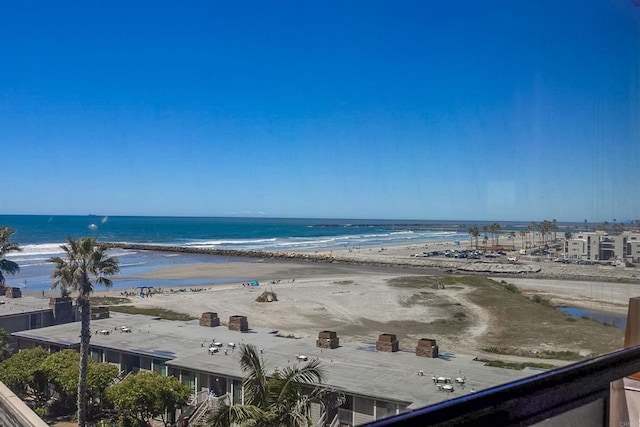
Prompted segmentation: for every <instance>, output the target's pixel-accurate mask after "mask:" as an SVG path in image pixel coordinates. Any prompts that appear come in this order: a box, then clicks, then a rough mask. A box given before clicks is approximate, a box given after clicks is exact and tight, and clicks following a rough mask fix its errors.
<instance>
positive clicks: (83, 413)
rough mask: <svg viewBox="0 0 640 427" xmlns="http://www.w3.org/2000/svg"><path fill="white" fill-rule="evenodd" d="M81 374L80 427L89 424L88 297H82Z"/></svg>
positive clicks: (89, 317) (79, 381)
mask: <svg viewBox="0 0 640 427" xmlns="http://www.w3.org/2000/svg"><path fill="white" fill-rule="evenodd" d="M78 300H79V302H80V324H81V326H80V374H79V376H78V427H85V425H86V422H87V367H88V364H89V341H90V340H91V330H90V329H89V322H90V321H91V313H90V304H89V297H88V295H85V296H80V298H78Z"/></svg>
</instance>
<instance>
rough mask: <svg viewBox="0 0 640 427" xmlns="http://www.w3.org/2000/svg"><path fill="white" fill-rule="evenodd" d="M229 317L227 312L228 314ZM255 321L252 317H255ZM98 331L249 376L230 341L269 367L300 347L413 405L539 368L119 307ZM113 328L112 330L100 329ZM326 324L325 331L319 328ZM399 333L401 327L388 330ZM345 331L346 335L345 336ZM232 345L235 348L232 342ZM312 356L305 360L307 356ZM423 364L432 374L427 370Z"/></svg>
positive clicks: (62, 334)
mask: <svg viewBox="0 0 640 427" xmlns="http://www.w3.org/2000/svg"><path fill="white" fill-rule="evenodd" d="M221 320H222V321H223V322H224V321H226V320H227V319H221ZM248 321H249V327H251V319H248ZM120 326H128V327H131V328H132V332H131V333H122V332H120V331H119V330H116V329H118V328H119V327H120ZM91 330H92V332H93V336H92V338H91V345H92V346H97V347H102V348H106V349H114V350H119V351H125V352H130V353H138V354H141V355H146V356H148V357H154V358H161V359H165V360H166V359H170V362H167V365H170V366H174V367H180V368H183V369H189V370H194V371H200V372H208V373H217V374H221V375H223V376H232V377H238V378H240V377H242V372H241V370H240V363H239V360H240V354H239V353H240V352H239V350H238V348H237V347H236V349H235V350H232V349H231V348H230V347H229V346H228V344H229V343H235V344H242V343H244V344H254V345H255V346H256V347H257V348H259V349H263V351H264V353H263V355H264V356H263V357H264V362H265V364H266V366H267V368H268V370H269V371H272V370H273V369H275V368H283V367H285V366H289V365H293V364H295V363H298V362H297V358H296V355H306V356H308V358H309V360H311V359H314V358H317V359H319V360H320V361H321V362H322V363H321V366H322V367H323V368H324V370H325V373H326V376H325V378H326V383H327V384H328V385H330V386H333V387H335V388H337V389H341V390H344V391H348V392H351V393H353V394H358V395H363V396H370V397H380V398H384V399H386V400H393V401H397V402H402V403H404V404H408V405H410V407H411V408H415V407H420V406H424V405H427V404H431V403H435V402H439V401H442V400H445V399H447V398H449V397H457V396H460V395H463V394H468V393H470V392H472V390H474V391H479V390H482V389H485V388H488V387H491V386H494V385H498V384H502V383H506V382H509V381H513V380H516V379H519V378H523V377H526V376H530V375H534V374H536V373H538V372H539V371H538V370H531V369H525V370H523V371H516V370H511V369H501V368H492V367H487V366H484V364H483V363H481V362H477V361H474V360H473V358H474V356H472V355H463V354H454V353H448V352H447V351H446V349H440V352H441V354H440V357H439V358H438V359H430V358H425V357H418V356H416V355H415V353H414V351H415V348H405V349H403V348H402V342H400V348H401V350H405V351H399V352H396V353H386V352H377V351H376V350H375V343H350V342H344V341H343V340H341V341H340V345H341V346H340V347H339V348H336V349H321V348H318V347H316V345H315V339H309V338H306V339H305V338H302V339H292V338H282V337H277V336H276V333H275V331H272V330H269V329H251V330H250V331H249V332H245V333H241V332H236V331H230V330H228V329H227V327H226V326H218V327H214V328H209V327H204V326H199V324H198V321H197V320H193V321H186V322H181V321H168V320H159V319H155V318H153V317H149V316H142V315H129V314H124V313H115V312H112V313H111V317H110V318H109V319H102V320H93V321H92V322H91ZM100 330H105V331H110V334H109V335H102V334H96V331H100ZM318 332H320V331H318ZM386 332H389V333H393V331H386ZM79 333H80V323H79V322H75V323H69V324H65V325H59V326H51V327H47V328H41V329H34V330H30V331H22V332H16V333H14V334H13V335H15V336H17V337H23V338H29V339H35V340H41V341H46V342H49V343H58V344H61V345H66V346H71V345H75V344H77V343H79V338H78V336H79ZM339 338H340V337H339ZM212 340H215V341H219V342H222V343H223V344H224V345H223V347H222V348H221V350H220V352H219V353H217V354H213V355H210V354H209V353H208V343H210V342H211V341H212ZM225 349H227V353H228V354H227V355H225V352H224V350H225ZM302 363H304V362H302ZM419 371H423V372H424V375H423V376H421V375H419ZM433 375H435V376H444V377H450V378H452V379H455V378H456V377H466V381H467V382H466V385H465V386H464V388H463V387H461V386H460V385H457V384H456V385H455V391H454V392H452V393H451V394H449V393H447V392H443V391H439V390H438V388H437V387H436V385H435V384H434V383H433V380H432V376H433Z"/></svg>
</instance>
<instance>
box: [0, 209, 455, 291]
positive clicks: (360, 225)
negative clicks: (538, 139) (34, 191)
mask: <svg viewBox="0 0 640 427" xmlns="http://www.w3.org/2000/svg"><path fill="white" fill-rule="evenodd" d="M0 225H6V226H9V227H11V228H13V229H15V230H16V233H15V234H14V236H13V239H12V241H14V242H17V243H20V245H21V246H22V248H23V251H22V252H20V253H12V254H9V255H8V256H7V258H8V259H11V260H12V261H15V262H17V263H18V264H19V265H20V268H21V270H20V272H19V273H18V274H16V275H15V276H9V277H8V278H7V279H8V280H7V281H8V283H9V285H11V286H18V287H21V288H23V289H24V290H26V291H41V290H45V291H48V290H49V287H50V284H51V279H50V275H51V270H52V265H51V264H50V263H47V262H46V260H47V259H49V258H50V257H53V256H59V255H62V251H61V250H60V245H61V244H62V243H64V242H65V240H66V238H67V236H71V237H74V238H79V237H84V236H92V237H96V238H97V239H98V240H99V241H104V242H129V243H151V244H159V245H184V246H193V247H202V248H214V249H238V250H264V251H292V250H295V251H314V250H323V249H332V248H349V247H374V246H376V247H384V246H388V245H396V244H406V245H409V244H416V243H427V242H431V241H441V240H451V241H454V240H460V239H464V238H468V234H467V231H466V230H467V229H468V226H467V225H465V224H462V223H459V222H452V221H406V220H405V221H401V220H400V221H391V220H358V219H347V220H341V219H295V218H294V219H277V218H276V219H274V218H186V217H131V216H113V217H107V216H95V215H86V216H45V215H0ZM111 255H113V256H116V257H118V259H119V260H120V267H121V272H120V274H119V275H117V276H115V277H114V278H113V279H114V288H115V289H128V288H131V287H135V286H180V285H202V284H210V283H214V281H213V280H210V279H207V280H189V281H184V280H162V281H159V280H154V281H151V280H147V279H142V278H137V277H132V276H135V275H139V274H142V273H145V272H149V271H153V270H157V269H158V268H163V267H170V266H176V265H185V264H194V263H203V262H213V263H219V262H234V261H237V259H235V258H229V259H226V258H222V257H214V256H207V255H196V254H169V253H161V252H149V251H134V250H114V251H112V253H111ZM227 279H228V280H227V281H230V280H232V281H238V282H241V281H248V280H251V279H253V278H249V277H238V278H227Z"/></svg>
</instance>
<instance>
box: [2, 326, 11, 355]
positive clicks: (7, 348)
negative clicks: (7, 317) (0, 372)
mask: <svg viewBox="0 0 640 427" xmlns="http://www.w3.org/2000/svg"><path fill="white" fill-rule="evenodd" d="M10 355H11V345H9V334H8V333H7V331H5V330H4V329H2V328H0V362H2V361H3V360H5V359H6V358H7V357H9V356H10Z"/></svg>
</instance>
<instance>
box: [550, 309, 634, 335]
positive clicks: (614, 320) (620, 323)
mask: <svg viewBox="0 0 640 427" xmlns="http://www.w3.org/2000/svg"><path fill="white" fill-rule="evenodd" d="M558 310H560V311H561V312H563V313H564V314H568V315H569V316H571V317H586V318H589V319H591V320H595V321H597V322H602V323H607V324H609V325H613V326H615V327H616V328H618V329H622V330H623V331H624V330H625V328H626V327H627V315H626V314H617V313H607V312H605V311H597V310H589V309H587V308H576V307H558Z"/></svg>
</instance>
